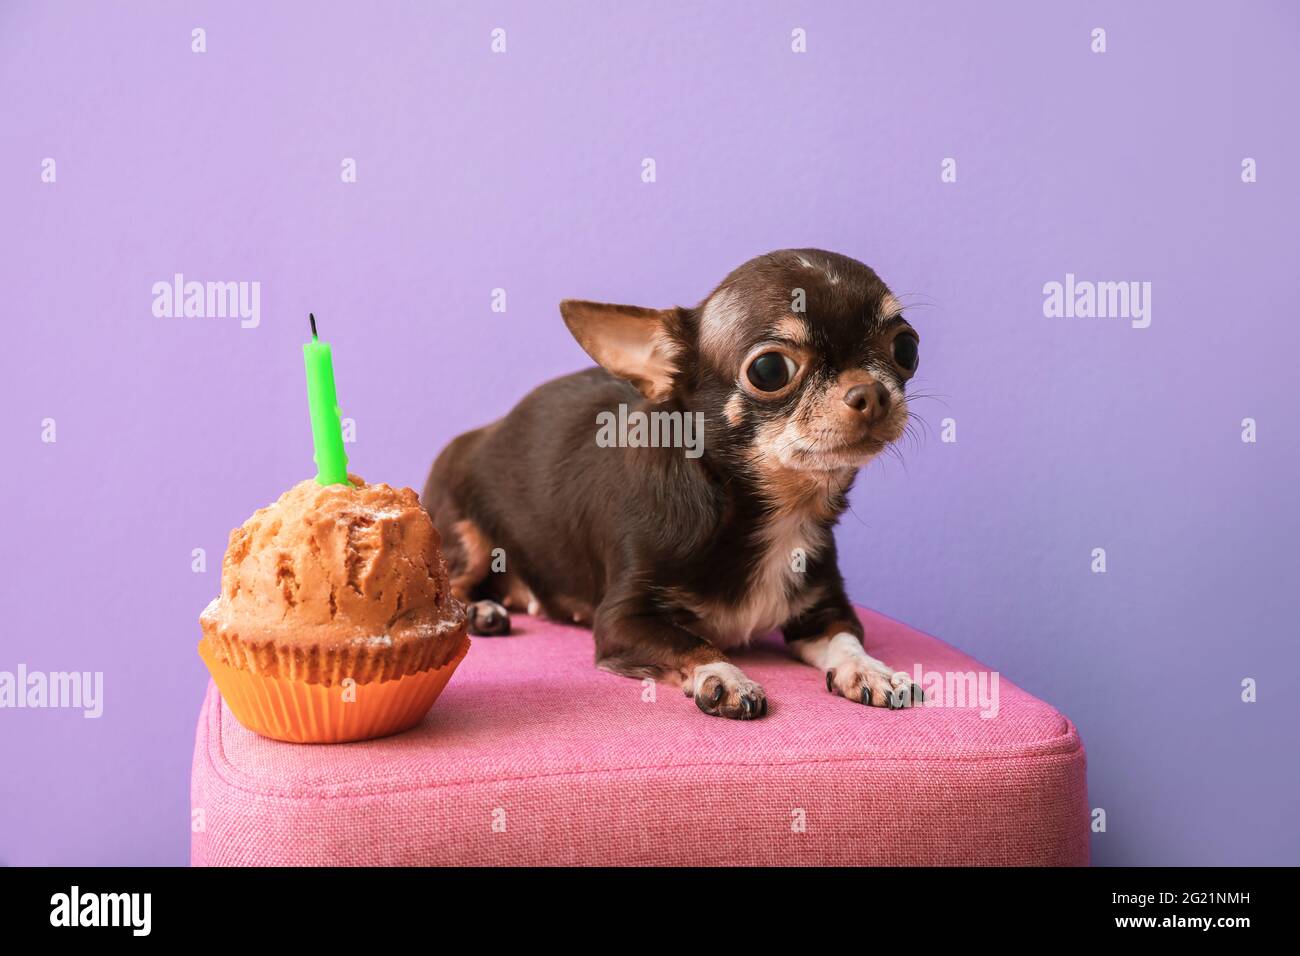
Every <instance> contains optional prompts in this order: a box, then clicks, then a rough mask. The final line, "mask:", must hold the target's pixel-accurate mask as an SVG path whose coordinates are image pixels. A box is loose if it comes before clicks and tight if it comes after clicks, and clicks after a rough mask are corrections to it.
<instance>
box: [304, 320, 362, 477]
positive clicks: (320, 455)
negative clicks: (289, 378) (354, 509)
mask: <svg viewBox="0 0 1300 956" xmlns="http://www.w3.org/2000/svg"><path fill="white" fill-rule="evenodd" d="M307 318H308V319H309V320H311V341H310V342H308V343H306V344H305V345H304V346H303V347H302V358H303V362H304V363H305V364H306V366H307V404H308V406H309V407H310V408H311V437H312V442H313V444H314V445H315V446H316V483H317V484H321V485H346V484H350V482H349V481H348V456H347V453H346V452H344V450H343V424H342V422H340V421H339V399H338V395H337V394H336V393H335V391H334V359H333V356H332V355H331V354H330V346H329V343H328V342H322V341H320V340H319V339H318V338H317V337H316V316H315V315H310V314H309V315H308V316H307Z"/></svg>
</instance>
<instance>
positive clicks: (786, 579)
mask: <svg viewBox="0 0 1300 956" xmlns="http://www.w3.org/2000/svg"><path fill="white" fill-rule="evenodd" d="M560 314H561V315H562V316H563V317H564V321H565V324H566V325H568V327H569V331H570V332H571V333H572V334H573V336H574V338H576V339H577V340H578V343H579V344H580V345H581V346H582V347H583V349H585V350H586V352H587V354H588V355H590V356H591V357H592V358H593V359H594V360H595V361H596V362H597V363H598V365H599V366H600V367H599V368H593V369H588V370H587V371H584V372H577V373H575V374H573V375H567V376H565V377H563V378H559V379H556V380H554V381H552V382H549V383H547V384H545V385H542V386H541V387H540V388H537V389H535V390H534V391H533V392H531V393H530V394H528V395H527V396H526V397H525V398H524V399H523V400H522V401H520V403H519V404H518V405H517V406H516V407H515V408H514V410H513V411H511V412H510V413H509V414H508V415H506V416H505V417H504V418H502V419H500V420H499V421H497V422H494V423H493V424H491V425H487V426H486V427H483V428H479V429H477V430H475V431H471V432H468V433H466V434H464V435H461V436H459V437H458V438H456V439H455V440H454V441H452V442H451V444H449V445H448V446H447V448H446V449H445V450H444V451H443V452H442V454H441V455H439V456H438V459H437V461H435V462H434V465H433V470H432V472H431V473H430V475H429V480H428V483H427V484H426V486H425V489H424V497H423V500H424V505H425V507H426V508H427V509H428V511H429V513H430V514H431V515H432V516H433V519H434V523H435V524H436V526H437V528H438V531H439V532H440V533H441V535H442V539H443V547H444V549H445V551H446V555H447V560H448V564H449V568H450V572H451V590H452V593H453V594H454V595H455V596H456V597H457V598H458V599H459V600H461V601H464V602H466V603H467V604H468V605H469V615H470V628H471V631H472V632H473V633H476V634H500V633H506V632H508V631H509V627H510V624H509V616H508V615H509V610H508V609H512V608H526V609H527V611H528V613H530V614H537V613H539V612H540V613H544V614H545V615H546V616H548V617H551V618H554V619H557V620H564V621H569V622H577V623H580V624H587V625H590V626H591V627H592V630H593V632H594V636H595V643H596V664H597V666H598V667H601V668H603V669H605V670H609V671H613V672H614V673H617V674H623V675H626V676H629V677H635V678H646V677H650V678H653V679H655V680H662V681H668V682H671V683H673V684H676V685H678V686H680V687H681V688H682V690H683V691H684V693H685V694H686V696H688V697H693V698H694V700H695V703H696V704H697V705H698V706H699V708H700V710H702V711H704V712H705V713H706V714H713V715H721V716H723V717H731V718H738V719H742V720H743V719H751V718H755V717H760V716H762V715H763V714H765V713H767V697H766V695H765V693H764V691H763V689H762V688H761V687H760V686H759V685H758V684H756V683H755V682H754V681H752V680H750V679H749V678H747V677H746V676H745V674H744V673H743V672H742V671H741V670H740V668H739V667H737V666H736V665H735V664H733V663H731V662H730V661H729V660H728V659H727V657H726V654H725V651H726V650H727V649H728V648H733V647H736V646H740V645H744V644H746V643H747V642H748V641H749V640H750V639H751V638H752V637H754V636H756V635H761V634H764V633H767V632H769V631H772V630H773V629H776V628H779V629H780V630H781V631H782V632H783V633H784V636H785V640H786V642H787V645H788V647H789V648H790V650H791V652H792V653H793V654H794V655H795V656H796V657H797V658H799V659H800V660H802V661H805V662H807V663H808V664H810V665H812V666H814V667H817V668H819V669H820V670H822V671H823V672H824V673H825V676H826V687H827V689H828V690H829V691H831V692H833V693H835V694H839V695H841V696H843V697H846V698H848V699H849V700H852V701H856V702H858V703H862V704H867V705H871V706H876V707H888V708H891V709H896V708H899V707H905V706H910V705H911V704H912V703H913V702H915V701H917V700H919V699H920V688H918V687H916V686H915V685H914V684H912V682H911V680H910V678H909V676H908V675H907V674H906V673H905V672H898V671H895V670H894V669H892V668H890V667H889V666H887V665H886V664H884V663H882V662H881V661H879V660H877V659H876V658H874V657H872V656H871V655H870V654H868V653H867V651H866V650H865V649H864V647H863V644H862V637H863V628H862V624H861V622H860V621H859V620H858V616H857V614H855V613H854V610H853V607H852V605H851V604H850V603H849V600H848V598H847V597H846V596H845V593H844V581H843V579H842V578H841V576H840V572H839V568H838V566H837V562H836V553H835V541H834V538H833V537H832V535H831V529H832V527H833V526H834V525H835V523H836V521H837V520H838V519H839V516H840V514H841V512H843V510H844V508H845V506H846V498H845V496H846V494H847V492H848V490H849V488H850V486H851V485H852V484H853V480H854V477H855V476H856V474H857V472H858V469H860V468H861V467H862V466H863V465H865V464H866V463H867V462H869V461H871V459H872V458H874V457H875V456H876V455H878V454H880V452H881V451H882V450H883V449H885V448H886V447H887V446H888V445H889V444H890V443H891V442H894V441H895V440H897V439H898V438H899V437H900V436H901V435H902V434H903V431H904V426H905V424H906V422H907V417H908V409H907V400H906V397H905V387H906V384H907V381H908V379H910V378H911V377H912V375H913V373H915V372H916V367H917V360H918V352H917V348H918V344H919V337H918V335H917V333H916V331H915V330H914V329H913V328H912V326H911V325H910V324H909V323H908V321H907V320H906V319H905V318H904V317H903V315H902V308H901V306H900V304H899V301H898V300H897V299H896V298H895V297H894V296H893V295H892V294H891V293H890V291H889V289H888V288H886V287H885V284H884V283H883V282H882V281H881V280H880V278H879V277H878V276H877V275H876V273H875V272H873V271H872V270H871V269H870V268H868V267H867V266H865V265H863V264H862V263H861V262H858V261H856V260H854V259H850V258H848V257H846V256H842V255H838V254H836V253H831V252H823V251H820V250H816V249H796V250H787V251H783V252H774V253H770V254H768V255H764V256H759V257H758V258H755V259H752V260H750V261H749V262H747V263H745V264H744V265H742V266H740V268H738V269H736V270H735V271H734V272H732V273H731V274H730V275H729V276H727V278H726V279H724V280H723V281H722V284H721V285H719V286H718V287H717V288H716V289H714V290H713V292H712V293H711V294H710V295H709V296H708V297H707V298H706V299H705V300H704V301H703V302H702V303H700V304H699V305H698V306H697V307H695V308H693V309H688V308H669V309H646V308H638V307H636V306H628V305H604V304H598V303H595V302H584V301H576V300H566V301H564V302H561V303H560ZM683 416H691V417H692V418H691V420H690V421H687V425H688V426H689V425H690V424H691V421H693V422H696V423H699V424H702V426H703V428H702V438H703V441H702V442H701V443H699V444H698V445H692V447H688V448H683V447H673V446H674V445H675V444H676V445H681V444H683V443H682V442H681V441H676V442H674V441H673V440H671V439H672V438H673V437H674V436H676V437H678V438H680V436H681V435H683V434H688V433H689V432H690V431H691V429H690V428H689V427H687V428H681V427H680V424H681V422H682V420H683ZM616 420H617V421H618V422H620V423H626V422H629V421H630V422H633V423H635V426H636V427H634V429H633V432H632V434H631V437H630V438H628V439H627V440H616V441H611V440H610V433H611V432H612V429H610V428H608V426H609V425H610V423H611V422H613V421H616ZM646 421H650V422H651V423H652V427H651V429H650V430H651V431H652V432H653V437H654V438H660V437H667V438H668V439H669V440H666V441H655V440H647V439H646V437H645V434H644V433H645V431H646V429H645V427H644V423H645V422H646ZM656 423H657V424H658V425H660V426H663V427H660V428H659V429H658V430H657V431H656V430H655V428H654V427H653V426H654V424H656ZM665 423H667V424H665ZM667 425H674V426H677V427H675V428H669V427H667ZM602 430H603V431H602ZM620 434H621V433H620Z"/></svg>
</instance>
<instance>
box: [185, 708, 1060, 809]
mask: <svg viewBox="0 0 1300 956" xmlns="http://www.w3.org/2000/svg"><path fill="white" fill-rule="evenodd" d="M215 689H216V688H215V685H210V686H209V690H208V694H209V698H211V697H212V696H213V695H214V692H215ZM215 696H216V698H217V700H216V702H215V711H216V712H215V714H209V717H208V720H209V721H210V723H209V726H208V739H209V741H212V740H215V741H216V748H215V749H216V752H217V755H219V756H220V761H218V760H217V759H216V757H215V756H214V754H213V748H212V747H211V746H209V747H207V748H205V750H206V758H207V761H208V765H209V766H210V767H211V768H212V770H213V772H214V773H215V775H216V776H217V777H218V779H220V780H221V781H222V782H223V783H225V784H226V785H227V786H229V787H232V788H234V789H236V790H239V791H241V792H243V793H248V794H252V795H254V796H259V797H277V798H281V799H286V800H292V801H299V800H302V799H308V800H338V799H349V798H353V797H373V796H382V795H385V794H397V793H412V792H416V791H421V790H443V789H449V788H452V787H464V786H480V785H483V784H495V783H518V782H521V781H526V780H541V779H547V778H558V777H578V776H592V775H597V776H599V775H608V776H619V775H624V774H628V773H635V772H637V771H642V770H645V771H654V770H691V769H697V768H700V767H798V766H816V765H823V764H843V763H871V762H879V761H884V760H889V761H895V762H899V763H921V764H927V763H928V764H979V763H992V762H1004V761H1032V762H1038V761H1040V760H1051V759H1053V758H1057V757H1062V756H1065V757H1073V756H1074V755H1076V754H1080V753H1082V752H1083V749H1084V748H1083V742H1082V740H1080V739H1079V736H1078V733H1077V732H1076V731H1075V728H1074V725H1073V723H1071V722H1070V720H1069V719H1068V718H1066V717H1064V715H1061V719H1062V720H1063V721H1064V722H1065V724H1066V728H1067V732H1066V734H1065V735H1063V736H1062V737H1059V738H1053V739H1054V740H1060V741H1061V742H1062V743H1065V744H1069V746H1066V747H1061V748H1060V749H1053V750H1044V751H1042V752H1039V753H1033V754H1020V755H1016V754H998V755H989V756H982V757H977V756H970V757H930V756H918V755H908V754H900V755H891V756H882V757H871V756H862V755H854V756H848V757H825V758H803V757H801V758H798V759H792V760H759V761H739V760H723V761H719V760H708V761H694V762H683V763H661V764H644V765H633V766H623V767H601V768H597V769H592V770H582V769H577V770H546V771H539V772H537V773H526V774H515V775H513V776H509V777H504V776H497V777H472V778H465V779H461V780H448V781H442V782H428V781H425V782H422V783H419V784H411V785H401V784H389V785H381V786H378V787H362V788H359V789H353V790H344V789H343V788H345V787H347V786H349V785H347V784H344V785H341V786H340V787H339V789H338V790H336V791H335V792H328V791H320V790H294V789H282V788H278V787H277V788H269V789H268V788H264V787H261V786H258V785H254V784H253V783H251V782H245V781H248V780H249V778H248V775H247V774H245V773H243V771H241V770H240V769H239V768H238V767H236V766H235V765H234V764H232V763H231V762H230V761H229V760H228V759H227V758H226V755H225V746H224V743H223V741H222V737H221V721H222V719H223V718H222V704H221V698H220V694H216V695H215ZM210 703H211V701H210ZM213 724H215V725H216V727H215V733H214V732H213V726H212V725H213ZM239 778H242V779H239ZM391 779H392V778H389V780H391Z"/></svg>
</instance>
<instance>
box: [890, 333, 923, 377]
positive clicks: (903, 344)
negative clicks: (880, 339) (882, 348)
mask: <svg viewBox="0 0 1300 956" xmlns="http://www.w3.org/2000/svg"><path fill="white" fill-rule="evenodd" d="M919 348H920V342H918V341H917V339H916V336H915V335H908V334H907V333H903V334H902V335H900V336H898V337H897V338H896V339H894V361H895V362H897V363H898V367H899V368H901V369H903V370H905V371H908V372H915V371H916V362H917V359H918V358H919V355H918V350H919Z"/></svg>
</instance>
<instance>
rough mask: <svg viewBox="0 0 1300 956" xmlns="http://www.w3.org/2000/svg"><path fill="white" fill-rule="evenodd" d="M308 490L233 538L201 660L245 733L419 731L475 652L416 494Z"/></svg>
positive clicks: (284, 499) (328, 735) (377, 488)
mask: <svg viewBox="0 0 1300 956" xmlns="http://www.w3.org/2000/svg"><path fill="white" fill-rule="evenodd" d="M349 480H350V481H351V484H350V485H342V484H338V485H320V484H318V483H317V482H315V481H311V480H309V481H304V482H302V483H300V484H298V485H295V486H294V487H293V488H291V489H290V490H289V491H287V492H285V493H284V494H283V495H281V496H280V499H279V500H278V501H276V502H275V503H274V504H273V505H270V506H269V507H266V508H262V509H260V510H258V511H257V512H255V513H254V514H253V516H252V517H251V518H249V519H248V520H247V521H245V522H244V524H243V525H242V526H241V527H239V528H236V529H235V530H234V531H232V532H231V533H230V544H229V546H228V547H227V548H226V556H225V559H224V560H223V561H222V565H221V596H220V597H219V598H217V599H215V600H214V601H213V602H212V603H211V604H209V605H208V606H207V608H206V609H205V610H204V611H203V613H202V614H201V615H200V617H199V623H200V625H201V626H202V629H203V639H202V640H201V641H200V642H199V654H200V656H201V657H202V658H203V660H204V662H205V663H206V664H207V665H208V669H209V670H210V671H211V672H212V677H213V679H214V680H215V681H216V684H217V687H218V688H219V689H220V690H221V694H222V696H223V697H224V698H225V701H226V704H227V705H228V706H229V707H230V710H231V712H232V713H233V714H234V715H235V717H236V718H237V719H238V720H239V722H240V723H241V724H243V725H244V726H245V727H247V728H248V729H249V730H252V731H254V732H256V733H259V734H262V735H263V736H266V737H273V738H275V739H276V740H288V741H293V742H296V743H338V742H342V741H347V740H364V739H368V738H371V737H382V736H385V735H387V734H394V733H398V732H400V731H403V730H406V729H408V728H410V727H412V726H414V725H415V724H417V723H419V722H420V720H421V719H422V718H423V717H424V715H425V713H427V712H428V710H429V707H430V706H432V704H433V702H434V700H436V699H437V697H438V694H439V693H441V691H442V689H443V687H445V686H446V684H447V681H448V679H450V677H451V674H452V672H453V671H454V670H455V669H456V666H457V665H458V664H459V663H460V661H461V659H462V658H463V657H464V656H465V653H466V651H468V649H469V638H468V636H467V632H466V624H465V609H464V607H463V606H462V605H461V604H460V603H459V602H458V601H456V600H455V599H454V598H453V597H452V596H451V594H450V592H449V590H448V587H447V567H446V564H445V563H444V561H443V558H442V552H441V551H440V550H439V544H440V541H439V538H438V532H437V531H436V530H435V529H434V527H433V522H432V521H431V520H430V518H429V515H428V513H427V512H426V511H425V510H424V509H423V508H421V507H420V502H419V499H418V498H417V497H416V494H415V492H414V491H412V490H411V489H410V488H400V489H399V488H391V487H389V486H388V485H382V484H380V485H367V484H366V483H365V482H364V481H362V480H361V479H359V478H357V477H355V476H349Z"/></svg>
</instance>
